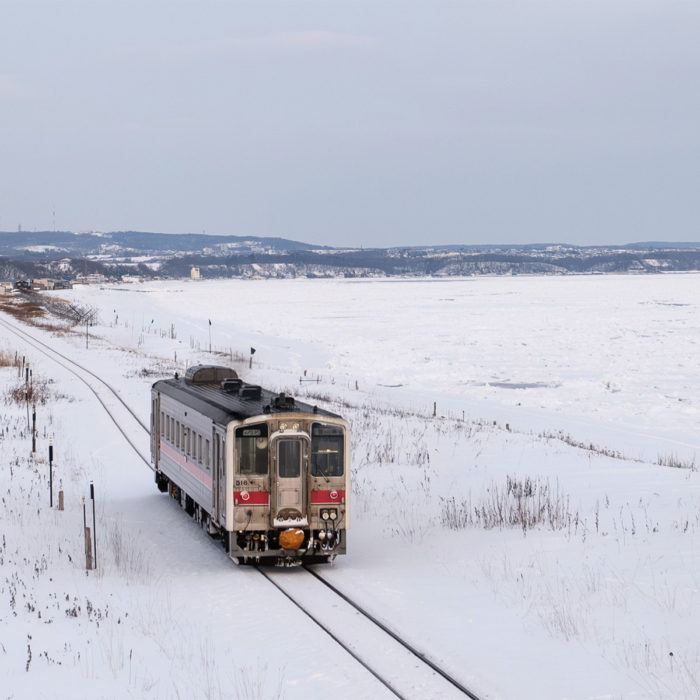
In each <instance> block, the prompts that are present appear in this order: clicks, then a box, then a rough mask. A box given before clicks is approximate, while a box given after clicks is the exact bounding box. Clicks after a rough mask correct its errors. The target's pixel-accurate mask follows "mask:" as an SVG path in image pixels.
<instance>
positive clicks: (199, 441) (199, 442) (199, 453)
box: [197, 435, 202, 464]
mask: <svg viewBox="0 0 700 700" xmlns="http://www.w3.org/2000/svg"><path fill="white" fill-rule="evenodd" d="M197 461H198V462H199V463H200V464H201V463H202V436H201V435H197Z"/></svg>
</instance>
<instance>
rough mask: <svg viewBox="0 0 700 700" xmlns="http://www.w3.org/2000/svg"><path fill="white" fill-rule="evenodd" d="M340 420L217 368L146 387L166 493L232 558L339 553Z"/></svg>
mask: <svg viewBox="0 0 700 700" xmlns="http://www.w3.org/2000/svg"><path fill="white" fill-rule="evenodd" d="M349 443H350V435H349V425H348V423H347V421H345V420H343V418H341V417H340V416H338V415H336V414H334V413H331V412H330V411H326V410H323V409H321V408H319V407H317V406H313V405H311V404H307V403H302V402H301V401H297V400H295V399H294V398H293V397H291V396H288V395H285V394H276V393H274V392H271V391H267V390H266V389H263V388H261V387H260V386H257V385H252V384H246V383H244V382H243V381H242V380H241V379H240V378H239V377H238V375H237V374H236V372H235V371H234V370H232V369H229V368H227V367H220V366H216V365H197V366H194V367H190V368H189V369H188V370H187V372H186V374H185V376H184V377H180V376H178V375H177V374H175V376H174V378H171V379H163V380H160V381H157V382H155V384H153V387H152V390H151V462H152V464H153V467H154V470H155V480H156V484H157V485H158V488H159V489H160V490H161V491H163V492H166V491H167V492H168V493H169V494H170V495H171V496H172V497H173V498H174V499H176V500H178V501H179V503H180V505H181V506H182V507H183V508H184V509H185V510H186V512H187V513H188V514H189V515H191V516H192V517H193V518H194V519H195V520H196V521H197V522H199V523H201V524H202V526H203V527H204V528H205V529H206V530H207V531H208V532H209V534H210V535H212V536H214V537H220V538H221V539H222V541H223V544H224V546H225V548H226V550H227V551H228V553H229V556H230V557H231V559H233V561H234V562H236V563H238V564H245V563H250V564H255V563H261V562H270V563H275V564H277V565H280V566H294V565H296V564H301V563H303V562H319V561H333V559H334V558H335V557H336V555H338V554H345V552H346V545H347V530H348V521H349V511H348V496H349V493H350V489H349V471H350V455H349Z"/></svg>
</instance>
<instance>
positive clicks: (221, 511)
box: [214, 435, 226, 525]
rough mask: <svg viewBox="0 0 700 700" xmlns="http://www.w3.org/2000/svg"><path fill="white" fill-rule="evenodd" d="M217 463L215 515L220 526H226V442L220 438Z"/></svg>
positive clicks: (222, 437)
mask: <svg viewBox="0 0 700 700" xmlns="http://www.w3.org/2000/svg"><path fill="white" fill-rule="evenodd" d="M220 442H221V444H220V446H219V461H218V463H217V467H216V483H215V484H214V488H215V489H216V515H217V518H218V520H219V523H221V525H225V524H226V476H225V475H226V440H225V439H224V436H223V435H222V436H221V439H220Z"/></svg>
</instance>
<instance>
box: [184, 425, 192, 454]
mask: <svg viewBox="0 0 700 700" xmlns="http://www.w3.org/2000/svg"><path fill="white" fill-rule="evenodd" d="M185 440H186V441H187V454H188V455H191V454H192V431H191V430H190V429H189V428H185Z"/></svg>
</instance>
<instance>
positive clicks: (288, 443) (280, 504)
mask: <svg viewBox="0 0 700 700" xmlns="http://www.w3.org/2000/svg"><path fill="white" fill-rule="evenodd" d="M271 442H272V455H273V460H274V470H273V474H274V486H275V488H274V493H275V508H274V509H273V510H272V513H271V515H272V516H273V524H278V523H279V524H281V523H282V522H283V521H285V520H297V519H299V520H305V519H306V478H305V475H306V474H307V473H308V469H307V465H308V461H309V438H308V436H307V435H304V434H299V433H296V434H281V435H277V436H273V438H272V440H271Z"/></svg>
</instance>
